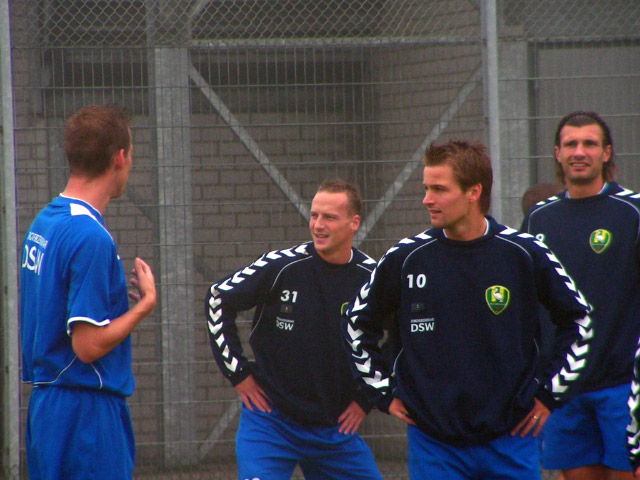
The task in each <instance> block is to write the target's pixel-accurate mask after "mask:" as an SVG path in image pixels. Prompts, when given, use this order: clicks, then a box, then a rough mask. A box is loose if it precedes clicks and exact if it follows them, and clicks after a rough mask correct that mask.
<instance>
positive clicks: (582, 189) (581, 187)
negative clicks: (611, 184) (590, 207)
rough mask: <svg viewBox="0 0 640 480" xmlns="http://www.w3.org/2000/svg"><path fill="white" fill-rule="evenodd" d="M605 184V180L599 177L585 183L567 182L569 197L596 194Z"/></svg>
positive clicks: (584, 196)
mask: <svg viewBox="0 0 640 480" xmlns="http://www.w3.org/2000/svg"><path fill="white" fill-rule="evenodd" d="M604 186H605V181H604V180H602V179H600V180H599V181H597V182H590V183H587V184H576V183H567V192H568V193H569V198H588V197H595V196H596V195H598V194H599V193H600V192H601V191H602V189H603V188H604Z"/></svg>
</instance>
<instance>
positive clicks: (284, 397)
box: [205, 180, 382, 480]
mask: <svg viewBox="0 0 640 480" xmlns="http://www.w3.org/2000/svg"><path fill="white" fill-rule="evenodd" d="M361 203H362V202H361V199H360V194H359V193H358V190H357V189H356V188H355V187H354V186H352V185H350V184H348V183H346V182H344V181H342V180H327V181H325V182H323V183H322V184H321V185H320V187H319V188H318V191H317V193H316V195H315V197H314V198H313V201H312V203H311V213H310V221H309V230H310V232H311V238H312V241H311V242H307V243H303V244H301V245H297V246H294V247H291V248H287V249H284V250H275V251H272V252H269V253H265V254H264V255H262V256H261V257H260V258H259V259H257V260H256V261H255V262H253V263H252V264H251V265H249V266H248V267H245V268H243V269H241V270H238V271H237V272H236V273H234V274H233V275H229V276H228V277H225V278H223V279H221V280H220V281H219V282H217V283H215V284H214V285H212V286H211V288H209V290H208V292H207V299H206V309H205V312H206V317H207V323H208V327H209V338H210V340H211V349H212V351H213V356H214V358H215V360H216V363H217V364H218V366H219V367H220V370H221V371H222V373H223V374H224V375H225V376H226V377H227V378H228V379H229V381H230V382H231V384H232V385H233V387H234V388H235V389H236V390H237V392H238V394H239V395H240V397H241V398H242V402H243V407H242V413H241V416H240V425H239V426H238V433H237V438H236V456H237V461H238V474H239V478H240V480H245V479H254V478H259V479H261V480H285V479H286V480H288V479H289V478H291V474H292V473H293V471H294V469H295V467H296V464H299V465H300V467H301V469H302V471H303V473H304V476H305V478H306V479H308V480H321V479H327V478H333V479H345V480H346V479H349V480H354V479H361V480H374V479H381V478H382V477H381V476H380V473H379V472H378V468H377V466H376V464H375V461H374V459H373V456H372V454H371V451H370V450H369V447H368V446H367V445H366V444H365V443H364V441H363V440H362V438H361V437H360V436H359V435H358V434H357V430H358V427H359V426H360V423H361V422H362V420H363V419H364V417H365V416H366V414H367V412H368V411H369V410H370V405H369V403H368V402H367V400H366V398H365V397H364V395H363V393H362V392H361V391H359V390H358V388H357V386H356V383H355V381H354V379H353V377H352V376H351V372H350V368H349V363H348V358H347V352H346V350H345V349H344V346H343V340H342V335H341V332H340V315H341V313H342V311H343V309H344V307H345V306H346V304H347V303H348V301H349V300H350V298H351V297H352V296H353V295H354V294H355V292H356V291H357V290H358V288H359V287H360V285H362V284H363V283H364V282H365V281H366V279H367V278H369V275H370V274H371V270H372V269H373V266H374V265H375V262H374V261H373V260H372V259H371V258H369V257H368V256H367V255H365V254H364V253H362V252H361V251H359V250H357V249H356V248H353V247H352V243H353V237H354V235H355V233H356V231H357V230H358V227H359V226H360V208H361ZM253 307H255V313H254V318H253V330H252V332H251V336H250V344H251V348H252V350H253V353H254V355H255V361H249V360H248V359H247V357H246V356H245V355H244V353H243V349H242V345H241V343H240V338H239V336H238V332H237V329H236V324H235V319H236V315H237V312H239V311H243V310H248V309H251V308H253Z"/></svg>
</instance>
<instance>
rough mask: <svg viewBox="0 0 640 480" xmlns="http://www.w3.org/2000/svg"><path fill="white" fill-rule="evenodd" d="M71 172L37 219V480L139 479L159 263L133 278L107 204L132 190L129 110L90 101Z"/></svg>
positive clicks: (25, 323) (71, 138)
mask: <svg viewBox="0 0 640 480" xmlns="http://www.w3.org/2000/svg"><path fill="white" fill-rule="evenodd" d="M64 147H65V153H66V155H67V159H68V161H69V170H70V176H69V180H68V182H67V185H66V187H65V189H64V191H63V192H62V193H61V194H60V196H58V197H57V198H55V199H53V200H52V201H51V203H50V204H49V205H47V207H45V208H44V209H43V210H42V211H41V212H40V213H39V214H38V216H37V217H36V219H35V220H34V222H33V224H32V225H31V226H30V227H29V231H28V232H27V234H26V238H25V241H24V246H23V254H22V268H21V289H20V322H21V340H22V367H23V380H24V381H25V382H29V383H31V384H32V385H33V387H34V388H33V390H32V392H31V398H30V401H29V413H28V418H27V427H26V450H27V461H28V467H29V478H30V479H31V480H41V479H46V480H54V479H60V480H63V479H70V478H73V479H102V478H112V479H119V480H120V479H121V480H124V479H130V478H131V476H132V472H133V466H134V455H135V442H134V438H133V429H132V425H131V419H130V416H129V409H128V407H127V404H126V402H125V397H127V396H129V395H131V394H132V393H133V388H134V379H133V374H132V371H131V341H130V337H129V334H130V333H131V331H132V330H133V329H134V328H135V327H136V326H137V325H138V323H139V322H140V321H141V320H142V319H144V318H145V317H146V316H148V315H149V314H150V313H151V312H152V310H153V309H154V307H155V303H156V290H155V285H154V278H153V273H152V271H151V269H150V268H149V266H148V265H147V264H146V263H145V262H144V261H143V260H141V259H139V258H136V260H135V265H134V268H133V277H132V279H131V283H132V284H133V286H134V287H135V291H132V292H131V293H130V294H129V296H130V297H131V298H132V299H133V300H135V301H136V302H137V303H136V304H135V306H133V307H132V308H131V309H129V305H128V302H127V285H126V280H125V274H124V270H123V267H122V262H121V261H120V257H119V256H118V252H117V250H116V245H115V243H114V241H113V238H112V237H111V235H110V234H109V232H108V231H107V230H106V229H105V227H104V222H103V219H102V214H103V213H104V211H105V209H106V207H107V204H108V203H109V201H110V200H111V199H113V198H117V197H120V196H121V195H122V194H123V193H124V189H125V185H126V183H127V179H128V178H129V171H130V169H131V164H132V145H131V131H130V129H129V117H128V115H126V114H125V113H124V112H123V111H122V110H120V109H118V108H116V107H113V106H87V107H85V108H82V109H81V110H79V111H78V112H77V113H75V114H74V115H72V116H71V117H70V118H69V120H68V121H67V123H66V125H65V129H64Z"/></svg>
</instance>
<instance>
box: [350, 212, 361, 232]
mask: <svg viewBox="0 0 640 480" xmlns="http://www.w3.org/2000/svg"><path fill="white" fill-rule="evenodd" d="M359 228H360V215H354V216H353V217H352V218H351V229H352V230H353V232H354V233H355V232H357V231H358V229H359Z"/></svg>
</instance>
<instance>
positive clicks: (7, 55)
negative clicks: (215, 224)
mask: <svg viewBox="0 0 640 480" xmlns="http://www.w3.org/2000/svg"><path fill="white" fill-rule="evenodd" d="M0 45H2V48H0V88H1V89H2V90H1V91H2V102H1V104H2V147H3V150H2V169H1V170H0V172H1V173H0V179H1V182H0V184H1V185H2V210H1V216H2V227H1V228H2V240H1V247H0V251H1V252H2V297H1V298H2V330H3V331H4V335H3V337H2V338H3V345H2V353H3V355H2V356H3V358H2V362H3V366H4V368H3V369H2V394H3V398H2V406H3V408H2V430H3V431H2V436H3V445H4V448H3V451H2V467H3V471H4V478H19V477H20V378H19V365H20V362H19V360H18V358H19V350H18V341H19V335H18V284H17V280H18V275H17V271H18V262H17V257H16V252H17V238H16V182H15V147H14V135H13V127H14V124H13V119H14V115H13V90H12V86H13V82H12V78H11V48H10V45H11V35H10V22H9V0H2V1H0Z"/></svg>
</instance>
